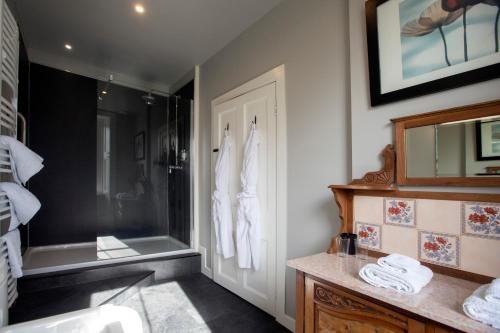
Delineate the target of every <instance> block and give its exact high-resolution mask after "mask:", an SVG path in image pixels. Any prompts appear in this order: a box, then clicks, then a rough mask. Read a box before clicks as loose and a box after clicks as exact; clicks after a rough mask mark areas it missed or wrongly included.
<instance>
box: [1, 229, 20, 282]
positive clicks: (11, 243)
mask: <svg viewBox="0 0 500 333" xmlns="http://www.w3.org/2000/svg"><path fill="white" fill-rule="evenodd" d="M2 238H3V240H5V243H6V245H7V250H8V252H9V266H10V271H11V273H12V277H14V278H16V279H17V278H20V277H21V276H23V270H22V267H23V257H22V255H21V235H20V234H19V229H15V230H13V231H9V232H8V233H6V234H5V235H3V236H2Z"/></svg>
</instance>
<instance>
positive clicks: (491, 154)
mask: <svg viewBox="0 0 500 333" xmlns="http://www.w3.org/2000/svg"><path fill="white" fill-rule="evenodd" d="M476 153H477V160H478V161H488V160H500V118H496V119H486V120H481V121H477V122H476Z"/></svg>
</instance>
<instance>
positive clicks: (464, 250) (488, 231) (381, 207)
mask: <svg viewBox="0 0 500 333" xmlns="http://www.w3.org/2000/svg"><path fill="white" fill-rule="evenodd" d="M353 208H354V209H353V211H354V230H355V232H356V233H357V234H358V239H359V242H360V243H361V245H362V246H365V247H367V248H370V249H373V250H377V251H381V252H385V253H394V252H398V253H401V254H405V255H407V256H410V257H413V258H416V259H418V260H421V261H425V262H429V263H432V264H437V265H441V266H446V267H452V268H456V269H461V270H464V271H468V272H473V273H478V274H483V275H488V276H494V277H499V276H500V203H486V202H462V201H451V200H430V199H406V198H405V199H403V198H386V197H372V196H360V195H356V196H354V207H353Z"/></svg>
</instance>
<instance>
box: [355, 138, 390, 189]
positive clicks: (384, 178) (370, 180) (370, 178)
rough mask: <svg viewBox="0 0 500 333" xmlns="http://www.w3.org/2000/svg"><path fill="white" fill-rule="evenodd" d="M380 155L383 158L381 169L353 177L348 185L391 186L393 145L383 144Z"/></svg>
mask: <svg viewBox="0 0 500 333" xmlns="http://www.w3.org/2000/svg"><path fill="white" fill-rule="evenodd" d="M381 155H382V158H383V159H384V166H383V168H382V169H381V170H379V171H373V172H368V173H366V174H365V175H364V176H363V178H361V179H354V180H353V181H352V182H351V183H350V185H367V186H393V185H394V166H395V153H394V147H393V146H392V145H387V146H385V148H384V150H382V153H381Z"/></svg>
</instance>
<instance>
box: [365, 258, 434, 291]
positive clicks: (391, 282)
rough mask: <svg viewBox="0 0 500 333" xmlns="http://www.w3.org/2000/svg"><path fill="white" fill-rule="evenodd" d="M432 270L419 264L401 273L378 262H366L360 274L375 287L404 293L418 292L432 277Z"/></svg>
mask: <svg viewBox="0 0 500 333" xmlns="http://www.w3.org/2000/svg"><path fill="white" fill-rule="evenodd" d="M432 275H433V274H432V271H431V270H430V269H429V268H427V267H425V266H417V267H415V268H414V269H407V270H406V272H404V273H401V272H397V271H395V270H391V269H387V268H384V267H382V266H380V265H377V264H366V265H365V266H363V267H362V268H361V270H360V271H359V276H360V277H361V278H362V279H363V280H365V281H366V282H368V283H369V284H371V285H372V286H375V287H382V288H387V289H393V290H396V291H398V292H401V293H404V294H417V293H418V292H420V290H421V289H422V288H423V287H424V286H425V285H427V283H429V281H430V280H431V279H432Z"/></svg>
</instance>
